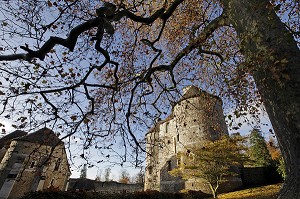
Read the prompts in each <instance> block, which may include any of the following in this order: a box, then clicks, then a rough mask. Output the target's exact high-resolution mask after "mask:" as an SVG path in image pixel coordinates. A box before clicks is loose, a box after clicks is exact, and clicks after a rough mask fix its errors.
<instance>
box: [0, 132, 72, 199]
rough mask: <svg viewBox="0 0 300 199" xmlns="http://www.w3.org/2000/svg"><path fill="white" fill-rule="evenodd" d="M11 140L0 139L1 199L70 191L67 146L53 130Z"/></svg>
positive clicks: (14, 135) (12, 136) (18, 135)
mask: <svg viewBox="0 0 300 199" xmlns="http://www.w3.org/2000/svg"><path fill="white" fill-rule="evenodd" d="M8 137H9V138H8ZM8 137H7V136H5V137H3V138H1V139H0V152H1V153H0V158H1V159H0V161H1V162H0V199H6V198H9V199H10V198H18V197H21V196H22V195H24V193H26V192H30V191H40V190H45V189H52V190H65V189H66V187H67V183H68V179H69V176H70V174H71V173H70V170H69V164H68V160H67V155H66V151H65V147H64V143H63V142H62V141H61V140H60V139H59V138H58V137H57V136H56V135H55V134H54V133H53V132H52V131H51V130H50V129H47V128H43V129H40V130H38V131H36V132H34V133H31V134H27V133H26V132H22V131H15V132H13V133H11V134H9V135H8Z"/></svg>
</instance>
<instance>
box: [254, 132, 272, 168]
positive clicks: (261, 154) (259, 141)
mask: <svg viewBox="0 0 300 199" xmlns="http://www.w3.org/2000/svg"><path fill="white" fill-rule="evenodd" d="M249 144H250V146H249V156H250V159H251V160H252V161H253V165H254V166H258V167H263V166H271V165H272V157H271V154H270V153H269V150H268V147H267V143H266V141H265V138H264V137H263V136H262V134H261V131H260V130H259V129H257V128H254V129H253V130H252V131H251V133H250V135H249Z"/></svg>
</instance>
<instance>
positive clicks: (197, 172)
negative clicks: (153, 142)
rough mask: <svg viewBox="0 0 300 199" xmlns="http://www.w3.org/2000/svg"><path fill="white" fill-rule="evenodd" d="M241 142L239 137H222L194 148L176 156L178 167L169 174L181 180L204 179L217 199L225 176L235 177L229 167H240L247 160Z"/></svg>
mask: <svg viewBox="0 0 300 199" xmlns="http://www.w3.org/2000/svg"><path fill="white" fill-rule="evenodd" d="M243 140H244V139H241V137H232V138H229V137H223V138H222V139H220V140H216V141H214V142H208V143H207V144H205V145H204V146H203V147H201V148H200V147H199V146H194V148H192V149H190V150H189V152H190V153H179V154H178V158H180V159H181V161H180V165H179V166H178V168H176V169H173V170H172V171H170V172H169V173H170V174H171V175H174V176H181V177H182V178H183V179H193V178H201V179H204V180H205V181H206V183H207V184H208V186H209V188H210V190H211V192H212V194H213V197H214V198H217V194H218V188H219V187H220V185H221V184H222V183H223V182H225V181H226V176H228V175H236V174H235V173H234V172H231V171H230V170H229V169H230V167H232V166H242V164H243V162H245V161H246V160H247V156H246V155H245V154H244V153H245V146H244V144H243V142H242V141H243Z"/></svg>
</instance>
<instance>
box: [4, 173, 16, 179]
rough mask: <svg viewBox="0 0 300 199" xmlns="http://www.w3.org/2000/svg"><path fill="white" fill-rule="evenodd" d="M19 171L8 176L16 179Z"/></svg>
mask: <svg viewBox="0 0 300 199" xmlns="http://www.w3.org/2000/svg"><path fill="white" fill-rule="evenodd" d="M17 175H18V174H17V173H16V174H11V173H10V174H8V175H7V177H6V178H10V179H15V178H16V177H17Z"/></svg>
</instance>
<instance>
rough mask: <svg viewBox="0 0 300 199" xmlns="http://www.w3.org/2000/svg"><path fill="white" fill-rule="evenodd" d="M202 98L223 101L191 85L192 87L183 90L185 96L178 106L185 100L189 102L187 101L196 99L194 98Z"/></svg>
mask: <svg viewBox="0 0 300 199" xmlns="http://www.w3.org/2000/svg"><path fill="white" fill-rule="evenodd" d="M200 96H207V97H213V98H216V99H218V100H221V98H220V97H218V96H215V95H212V94H210V93H208V92H206V91H204V90H202V89H200V88H198V87H196V86H194V85H191V86H187V87H185V88H184V89H183V95H182V97H181V98H180V99H179V101H178V102H177V103H176V104H178V103H179V102H181V101H183V100H187V99H190V98H194V97H200Z"/></svg>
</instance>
